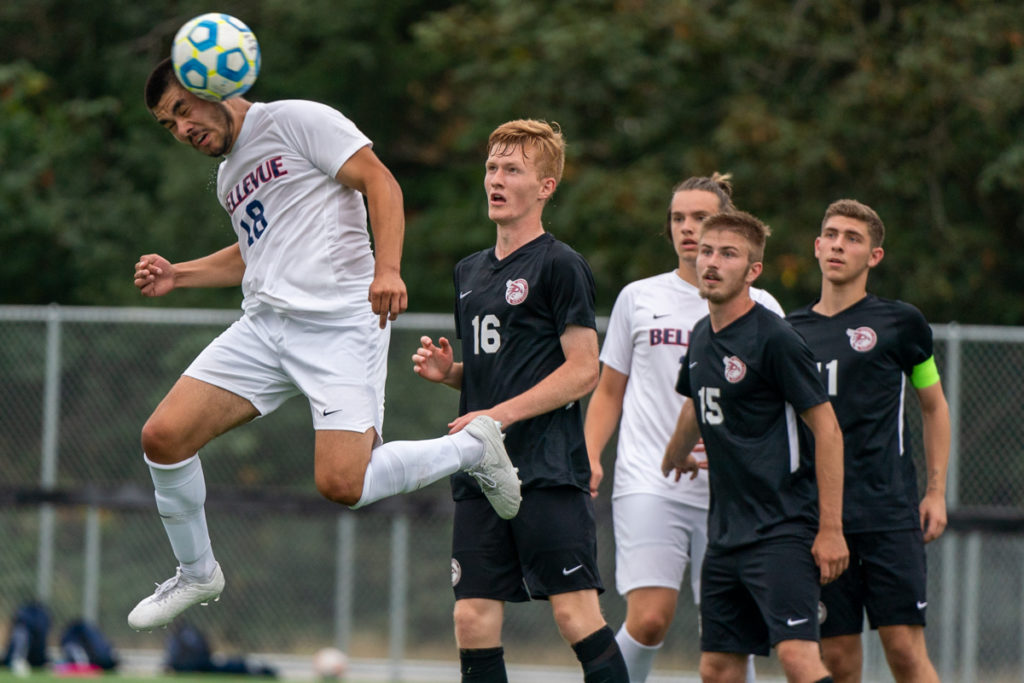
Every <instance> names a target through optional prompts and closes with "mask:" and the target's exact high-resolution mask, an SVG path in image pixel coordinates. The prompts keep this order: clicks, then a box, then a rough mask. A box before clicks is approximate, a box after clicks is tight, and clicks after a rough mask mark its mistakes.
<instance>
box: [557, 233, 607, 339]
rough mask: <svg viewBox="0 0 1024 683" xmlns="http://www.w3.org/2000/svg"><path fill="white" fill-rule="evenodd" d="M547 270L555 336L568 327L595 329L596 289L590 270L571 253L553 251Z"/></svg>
mask: <svg viewBox="0 0 1024 683" xmlns="http://www.w3.org/2000/svg"><path fill="white" fill-rule="evenodd" d="M552 254H553V257H552V258H551V259H550V261H549V262H548V266H547V281H548V282H549V283H550V284H551V290H550V295H549V300H550V302H551V308H552V312H553V315H554V319H555V324H556V325H557V329H558V334H559V335H561V334H562V333H563V332H565V328H566V327H568V326H569V325H580V326H581V327H589V328H591V329H594V330H596V329H597V315H596V313H595V312H594V299H595V296H596V294H595V291H596V286H595V285H594V275H593V273H591V272H590V266H589V265H588V264H587V262H586V261H585V260H584V258H583V257H582V256H580V255H579V254H577V253H576V252H575V251H573V250H572V249H569V248H568V247H565V248H564V249H553V250H552Z"/></svg>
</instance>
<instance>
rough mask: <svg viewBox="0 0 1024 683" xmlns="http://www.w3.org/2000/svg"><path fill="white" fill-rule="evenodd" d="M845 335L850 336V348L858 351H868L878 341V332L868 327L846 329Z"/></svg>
mask: <svg viewBox="0 0 1024 683" xmlns="http://www.w3.org/2000/svg"><path fill="white" fill-rule="evenodd" d="M846 336H847V337H849V338H850V348H851V349H853V350H854V351H859V352H860V353H866V352H868V351H870V350H871V349H873V348H875V344H877V343H878V334H877V333H876V332H875V331H874V330H873V329H871V328H870V327H858V328H857V329H855V330H847V331H846Z"/></svg>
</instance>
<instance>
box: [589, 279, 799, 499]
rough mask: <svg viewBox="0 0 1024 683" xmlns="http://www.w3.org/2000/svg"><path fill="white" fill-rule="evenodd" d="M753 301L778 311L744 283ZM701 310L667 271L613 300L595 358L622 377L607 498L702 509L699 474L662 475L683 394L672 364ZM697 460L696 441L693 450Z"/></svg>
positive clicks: (692, 291) (686, 286)
mask: <svg viewBox="0 0 1024 683" xmlns="http://www.w3.org/2000/svg"><path fill="white" fill-rule="evenodd" d="M750 296H751V298H752V299H754V301H757V302H759V303H761V304H762V305H764V306H765V307H766V308H768V309H769V310H771V311H774V312H775V313H778V314H779V315H780V316H781V315H783V311H782V307H781V306H779V303H778V302H777V301H776V300H775V298H774V297H773V296H772V295H771V294H769V293H767V292H765V291H764V290H762V289H757V288H755V287H751V288H750ZM707 314H708V304H707V301H705V300H704V299H702V298H701V297H700V294H699V293H698V292H697V288H696V287H694V286H693V285H691V284H690V283H688V282H686V281H685V280H683V279H681V278H680V277H679V276H678V275H677V274H676V273H675V271H672V272H669V273H663V274H661V275H655V276H654V277H649V278H645V279H643V280H637V281H636V282H631V283H630V284H628V285H626V286H625V287H623V289H622V291H621V292H620V293H619V296H618V298H616V300H615V305H614V307H613V308H612V314H611V318H610V319H609V321H608V331H607V333H606V335H605V339H604V345H603V346H602V348H601V362H602V363H604V364H605V365H607V366H608V367H610V368H612V369H613V370H617V371H618V372H621V373H623V374H625V375H628V376H629V381H628V382H627V383H626V394H625V396H624V397H623V401H622V420H621V422H620V424H619V440H618V450H617V454H616V457H615V481H614V488H613V492H612V497H613V498H614V497H617V496H621V495H626V494H631V493H650V494H655V495H660V496H665V497H668V498H673V499H676V500H679V501H680V502H683V503H686V504H687V505H693V506H696V507H701V508H704V509H707V507H708V479H707V472H706V471H705V470H701V472H700V474H699V475H698V476H697V478H696V479H694V480H690V478H689V476H688V475H686V476H683V478H682V479H680V480H679V481H678V482H676V481H674V479H675V477H674V476H671V475H670V476H669V477H663V476H662V474H661V461H662V458H663V457H664V455H665V446H666V445H667V444H668V440H669V438H671V436H672V432H673V431H674V430H675V426H676V420H677V419H678V418H679V411H680V410H681V409H682V407H683V403H684V402H685V401H686V399H685V398H684V397H683V396H681V395H679V394H678V393H676V390H675V385H676V378H677V377H678V375H679V362H680V360H681V359H682V357H683V356H684V355H686V350H687V348H688V346H689V341H690V331H691V330H692V329H693V326H694V325H695V324H696V322H697V321H698V320H700V319H701V318H703V317H704V316H706V315H707ZM694 455H696V456H697V457H698V458H701V459H703V458H704V452H703V445H698V446H697V448H696V449H695V451H694Z"/></svg>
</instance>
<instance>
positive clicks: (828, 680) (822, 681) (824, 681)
mask: <svg viewBox="0 0 1024 683" xmlns="http://www.w3.org/2000/svg"><path fill="white" fill-rule="evenodd" d="M814 683H832V677H831V676H825V677H824V678H819V679H818V680H816V681H815V682H814Z"/></svg>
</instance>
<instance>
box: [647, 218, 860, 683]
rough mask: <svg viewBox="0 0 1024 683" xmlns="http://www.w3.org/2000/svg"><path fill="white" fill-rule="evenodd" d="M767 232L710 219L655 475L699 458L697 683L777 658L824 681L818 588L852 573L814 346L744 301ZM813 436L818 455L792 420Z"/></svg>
mask: <svg viewBox="0 0 1024 683" xmlns="http://www.w3.org/2000/svg"><path fill="white" fill-rule="evenodd" d="M768 234H769V229H768V226H766V225H765V224H764V223H762V222H761V221H759V220H758V219H757V218H755V217H754V216H751V215H750V214H747V213H743V212H739V211H736V212H724V213H717V214H714V215H712V216H708V217H707V218H706V219H704V222H703V224H702V225H701V232H700V238H699V240H698V246H697V277H698V283H699V287H700V293H701V296H703V297H704V298H705V299H707V301H708V310H709V314H708V316H707V317H705V318H702V319H701V320H700V321H699V322H698V323H697V324H696V325H695V326H694V328H693V332H692V334H691V342H690V346H689V348H688V349H687V352H686V356H685V357H684V358H683V361H682V363H680V366H679V378H678V381H677V382H676V390H677V391H679V392H680V393H682V394H684V395H685V396H687V397H689V398H690V399H691V400H689V401H687V402H686V403H684V404H683V408H682V410H681V411H680V413H679V420H678V422H677V423H676V428H675V431H674V432H673V434H672V437H671V439H670V440H669V443H668V447H667V448H666V449H665V457H664V460H663V462H662V472H663V474H665V476H668V475H669V474H671V473H672V472H673V471H674V472H675V474H676V476H675V478H676V479H679V478H680V475H681V474H682V473H684V472H689V473H691V476H696V474H697V472H698V470H699V465H698V462H697V459H696V458H695V457H694V456H693V454H692V452H691V451H692V450H693V447H694V445H695V444H696V443H697V440H698V439H699V438H703V439H704V448H705V450H706V452H707V460H708V473H709V486H710V491H711V499H710V507H709V508H708V548H707V553H706V554H705V556H704V565H703V567H702V569H701V586H700V590H701V601H700V614H701V636H700V640H701V652H702V654H701V660H700V673H701V678H702V679H703V680H704V681H705V683H726V682H729V683H732V682H734V681H739V680H742V678H743V676H744V673H745V668H746V662H747V661H748V655H749V654H760V655H767V654H769V652H770V651H771V648H773V647H774V648H775V650H776V652H777V654H778V657H779V661H780V663H781V664H782V668H783V670H784V671H785V674H786V680H787V681H789V683H812V682H817V683H831V680H832V679H831V678H830V677H829V675H828V671H827V669H826V668H825V666H824V664H823V663H822V659H821V654H820V652H819V646H818V640H819V637H818V619H817V612H818V595H819V592H820V587H819V583H820V584H825V583H828V582H830V581H833V580H835V579H836V577H838V576H839V575H840V574H841V573H842V572H843V570H844V569H845V568H846V565H847V559H848V553H847V550H846V544H845V541H844V540H843V533H842V532H843V528H842V496H843V489H842V487H843V440H842V433H841V432H840V431H839V425H838V423H837V422H836V417H835V413H834V412H833V410H832V406H831V404H830V403H829V401H828V396H827V395H826V393H825V387H824V386H823V385H822V383H821V378H820V377H819V376H818V371H817V367H816V366H815V363H814V358H813V356H812V355H811V352H810V350H809V349H808V348H807V345H806V344H805V343H804V341H803V339H802V338H801V337H800V335H799V334H797V333H796V331H794V330H793V328H792V327H790V325H789V324H788V323H786V322H785V321H784V320H782V319H781V318H779V316H777V315H775V314H774V313H771V312H769V311H768V310H767V309H766V308H764V306H761V305H760V304H758V303H756V302H754V301H753V299H751V298H750V294H749V288H750V285H751V284H752V283H753V282H754V280H755V279H756V278H757V277H758V275H760V273H761V270H762V268H763V264H762V261H763V258H764V244H765V240H766V238H767V236H768ZM798 415H799V416H800V418H802V419H803V421H804V422H805V423H806V424H808V426H809V427H810V429H811V431H812V432H813V434H814V439H815V448H814V454H813V457H812V455H811V453H810V451H809V449H808V448H807V447H806V444H805V443H803V442H801V441H800V439H799V438H798V433H797V416H798Z"/></svg>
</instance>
